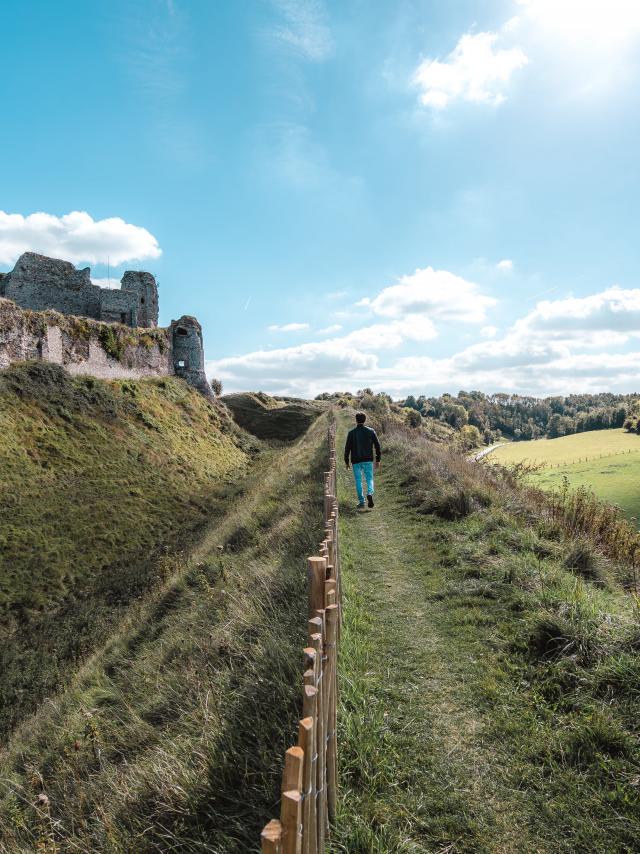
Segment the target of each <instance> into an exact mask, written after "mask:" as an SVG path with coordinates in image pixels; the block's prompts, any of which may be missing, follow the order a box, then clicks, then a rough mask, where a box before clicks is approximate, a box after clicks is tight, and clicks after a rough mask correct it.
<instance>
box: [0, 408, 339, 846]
mask: <svg viewBox="0 0 640 854" xmlns="http://www.w3.org/2000/svg"><path fill="white" fill-rule="evenodd" d="M326 426H327V421H326V418H321V419H320V420H319V421H318V422H317V424H315V425H313V426H312V427H311V428H310V430H309V432H308V433H307V434H306V435H305V436H304V437H303V438H302V439H301V440H300V441H299V442H298V443H296V444H295V445H293V446H290V447H288V448H287V449H286V451H284V452H282V453H273V454H271V455H265V456H263V458H262V459H261V460H258V462H257V463H256V466H255V468H254V470H253V471H252V472H251V473H250V475H249V476H248V478H247V480H246V482H245V488H244V492H243V494H242V495H241V496H236V498H235V499H234V500H233V501H232V502H229V504H228V507H227V513H226V514H225V515H224V516H222V517H220V518H218V519H213V520H211V522H210V524H209V525H208V527H207V528H206V530H205V532H204V534H203V536H202V539H201V540H200V541H199V542H198V544H197V545H196V546H195V548H194V549H193V550H192V551H191V552H190V553H189V554H188V555H185V556H184V557H183V558H182V559H179V560H176V561H174V565H173V567H172V573H171V575H170V577H168V579H167V580H166V582H165V583H164V584H163V585H162V587H161V588H160V589H158V590H157V591H155V592H154V593H152V594H149V595H148V596H147V597H145V599H144V600H142V601H141V602H139V603H136V604H134V605H132V606H131V607H130V608H129V610H128V612H127V615H126V617H125V618H124V619H123V621H122V622H121V623H120V625H119V627H118V630H117V631H116V632H114V633H113V635H112V638H111V640H110V641H109V642H108V643H107V644H106V645H105V647H104V648H103V649H101V650H99V651H98V652H97V653H96V654H95V655H94V656H93V657H92V658H91V659H90V660H89V661H88V662H87V664H86V665H85V666H84V667H83V668H82V669H81V670H80V671H79V672H78V673H77V675H76V676H75V677H74V679H73V681H72V683H71V685H70V686H69V687H68V688H67V690H65V691H64V692H62V693H61V694H59V695H58V696H57V697H56V698H55V700H54V702H52V703H47V704H44V705H43V706H42V707H41V708H40V709H39V711H38V713H37V714H36V715H35V716H34V717H33V718H31V719H30V720H29V721H28V722H26V723H25V724H23V725H22V726H21V727H19V728H18V729H17V730H16V731H15V732H14V733H13V735H12V738H11V740H10V743H9V746H8V748H7V749H6V750H5V751H4V752H3V753H1V754H0V764H1V770H0V852H2V854H26V853H27V852H32V851H34V850H36V849H37V850H40V851H43V852H47V854H53V852H79V851H82V852H85V851H86V852H88V851H91V852H94V851H95V852H109V854H112V853H113V854H116V852H118V854H120V852H127V854H128V852H136V854H146V852H160V851H163V852H166V851H176V852H178V851H179V852H185V854H191V852H201V854H204V852H211V853H212V854H241V852H242V854H244V852H247V851H257V850H258V849H259V835H260V830H261V828H262V827H263V826H264V824H265V823H266V821H267V820H268V819H269V818H271V817H273V816H274V815H276V814H277V813H278V809H279V788H280V781H281V774H282V763H283V757H284V752H285V750H286V748H287V747H289V746H290V745H291V744H292V743H293V742H294V741H295V737H296V734H297V720H298V718H299V716H300V712H301V709H300V705H301V687H300V686H301V669H300V668H301V663H302V659H301V650H302V648H303V647H304V644H305V641H306V617H307V613H306V610H307V605H306V600H307V593H306V572H305V567H306V561H305V557H306V555H307V554H309V553H312V552H313V551H314V550H315V548H316V547H317V542H318V540H319V538H320V536H321V529H322V501H321V493H322V474H321V473H322V471H323V470H324V469H325V468H326ZM44 796H46V799H45V797H44ZM38 845H40V847H39V848H38V847H37V846H38Z"/></svg>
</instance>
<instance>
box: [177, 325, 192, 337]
mask: <svg viewBox="0 0 640 854" xmlns="http://www.w3.org/2000/svg"><path fill="white" fill-rule="evenodd" d="M177 332H178V335H188V334H189V333H188V332H187V330H186V329H185V328H184V327H183V326H178V329H177Z"/></svg>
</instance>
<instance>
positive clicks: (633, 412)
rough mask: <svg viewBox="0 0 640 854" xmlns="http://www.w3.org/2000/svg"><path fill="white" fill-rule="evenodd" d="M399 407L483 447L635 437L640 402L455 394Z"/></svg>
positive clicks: (611, 397)
mask: <svg viewBox="0 0 640 854" xmlns="http://www.w3.org/2000/svg"><path fill="white" fill-rule="evenodd" d="M399 403H400V405H401V406H403V407H404V408H407V409H410V410H413V411H415V412H417V413H419V414H420V416H421V417H422V418H433V419H436V420H437V421H440V422H443V423H445V424H449V425H450V426H451V427H453V428H454V429H456V430H461V429H462V428H463V427H465V426H471V427H475V428H476V429H477V430H478V432H479V433H480V436H481V438H482V441H484V442H485V443H487V444H490V443H492V442H496V441H499V440H500V439H502V438H505V439H510V440H512V441H520V440H527V439H541V438H544V437H546V438H548V439H555V438H557V437H559V436H568V435H570V434H572V433H583V432H586V431H587V430H607V429H609V428H612V427H625V428H626V429H627V430H630V431H634V432H640V400H638V399H637V397H636V395H625V394H611V393H608V392H603V393H600V394H570V395H568V396H566V397H562V396H557V397H545V398H537V397H528V396H523V395H518V394H505V393H498V394H484V393H483V392H481V391H469V392H467V391H461V392H459V393H458V394H457V395H451V394H442V395H440V397H425V396H424V395H420V396H419V397H417V398H416V397H415V396H414V395H409V396H408V397H406V398H405V399H404V400H402V401H399Z"/></svg>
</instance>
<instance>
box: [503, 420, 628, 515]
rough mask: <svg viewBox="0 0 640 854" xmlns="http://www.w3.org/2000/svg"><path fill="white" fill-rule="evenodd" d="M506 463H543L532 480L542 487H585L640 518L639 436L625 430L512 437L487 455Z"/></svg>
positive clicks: (531, 477)
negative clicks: (532, 438) (535, 438)
mask: <svg viewBox="0 0 640 854" xmlns="http://www.w3.org/2000/svg"><path fill="white" fill-rule="evenodd" d="M487 459H488V461H489V462H491V461H492V460H493V461H495V462H497V463H502V464H504V465H513V464H517V463H533V464H536V465H543V466H544V467H543V468H541V469H540V470H539V471H536V472H534V473H532V474H531V476H530V481H531V483H532V484H534V485H535V486H540V487H542V488H543V489H561V488H562V485H563V479H564V478H565V477H566V478H567V480H568V482H569V486H570V488H572V489H575V488H578V487H580V486H584V487H587V488H589V489H591V490H593V492H594V493H595V494H596V495H597V496H598V498H600V499H602V500H603V501H606V502H608V503H609V504H617V505H619V506H620V507H621V508H622V510H624V512H625V513H626V514H627V516H628V517H629V518H632V519H636V520H637V519H638V518H640V437H639V436H638V435H637V434H635V433H627V432H626V431H624V430H593V431H590V432H588V433H578V434H576V435H574V436H563V437H562V438H560V439H541V440H539V441H535V442H513V443H511V444H509V445H503V446H502V447H500V448H497V449H496V450H495V451H494V452H493V453H492V454H490V455H489V457H488V458H487Z"/></svg>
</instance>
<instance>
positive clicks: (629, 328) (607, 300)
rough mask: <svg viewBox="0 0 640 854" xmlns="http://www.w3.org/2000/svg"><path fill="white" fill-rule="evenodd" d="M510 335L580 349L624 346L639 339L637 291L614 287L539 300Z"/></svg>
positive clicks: (639, 324)
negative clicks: (566, 343)
mask: <svg viewBox="0 0 640 854" xmlns="http://www.w3.org/2000/svg"><path fill="white" fill-rule="evenodd" d="M514 334H515V335H517V336H519V337H520V338H534V337H544V338H546V339H554V340H561V341H574V342H577V343H578V344H580V345H581V346H582V347H592V346H600V345H605V346H606V345H607V343H609V344H613V343H624V342H625V341H627V340H628V339H629V338H630V337H638V336H640V289H639V288H630V289H624V288H620V287H618V286H617V285H614V286H613V287H610V288H607V289H606V290H604V291H601V292H600V293H597V294H592V295H591V296H587V297H571V298H569V299H560V300H543V301H542V302H539V303H538V304H537V306H536V307H535V309H534V310H533V311H531V312H529V314H527V315H525V317H523V318H522V319H520V320H519V321H517V322H516V324H515V326H514Z"/></svg>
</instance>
